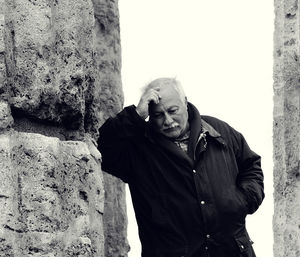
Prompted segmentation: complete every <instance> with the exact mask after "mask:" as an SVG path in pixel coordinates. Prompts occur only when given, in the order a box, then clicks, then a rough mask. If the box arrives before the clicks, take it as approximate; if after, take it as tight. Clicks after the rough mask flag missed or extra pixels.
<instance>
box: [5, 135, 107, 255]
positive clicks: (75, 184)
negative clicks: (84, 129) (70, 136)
mask: <svg viewBox="0 0 300 257" xmlns="http://www.w3.org/2000/svg"><path fill="white" fill-rule="evenodd" d="M94 147H95V146H94ZM90 149H91V143H89V144H87V143H84V142H79V141H60V140H59V139H57V138H51V137H46V136H42V135H39V134H33V133H19V132H9V133H5V134H2V135H0V168H1V173H0V181H1V182H0V201H1V204H2V205H1V206H5V208H1V210H0V217H1V218H0V223H1V226H0V249H2V250H1V251H2V252H1V253H5V254H8V256H9V254H12V256H22V255H25V256H27V255H29V254H30V255H37V256H41V255H44V254H45V255H48V256H50V255H51V254H52V255H53V256H74V254H75V255H77V256H103V251H104V250H103V248H104V238H103V225H102V214H103V206H104V189H103V184H102V183H103V178H102V173H101V170H100V159H99V155H98V156H95V155H94V154H92V153H91V152H95V149H92V150H91V151H90Z"/></svg>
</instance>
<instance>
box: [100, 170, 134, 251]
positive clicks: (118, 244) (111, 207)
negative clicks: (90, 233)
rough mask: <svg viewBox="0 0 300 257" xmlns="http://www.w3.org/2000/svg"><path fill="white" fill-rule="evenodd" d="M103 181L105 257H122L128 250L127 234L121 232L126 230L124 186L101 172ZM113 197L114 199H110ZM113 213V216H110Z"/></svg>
mask: <svg viewBox="0 0 300 257" xmlns="http://www.w3.org/2000/svg"><path fill="white" fill-rule="evenodd" d="M103 177H104V181H105V185H104V189H105V198H106V200H105V205H104V210H105V212H104V215H103V219H104V220H105V223H104V235H105V257H113V256H118V257H124V256H127V253H128V251H129V250H130V248H129V245H128V241H127V234H126V233H124V232H123V231H124V230H126V228H127V218H126V206H125V205H124V202H125V201H126V197H125V186H124V183H122V182H121V181H120V180H119V179H118V178H116V177H114V176H111V175H110V174H107V173H105V172H103ZM111 196H115V197H111ZM111 213H115V215H113V216H112V215H111Z"/></svg>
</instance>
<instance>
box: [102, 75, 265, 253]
mask: <svg viewBox="0 0 300 257" xmlns="http://www.w3.org/2000/svg"><path fill="white" fill-rule="evenodd" d="M200 97H201V96H200ZM148 116H149V120H148V121H147V120H146V118H148ZM98 144H99V150H100V151H101V153H102V158H103V162H102V168H103V170H104V171H106V172H109V173H111V174H113V175H115V176H117V177H119V178H121V179H122V180H123V181H124V182H127V183H128V185H129V188H130V192H131V196H132V201H133V206H134V210H135V214H136V220H137V223H138V228H139V237H140V240H141V244H142V256H143V257H182V256H185V257H202V256H203V257H204V256H206V257H208V256H209V257H238V256H240V257H241V256H244V257H254V256H255V254H254V251H253V248H252V243H253V242H252V241H251V239H250V238H249V235H248V233H247V231H246V228H245V217H246V215H247V214H251V213H253V212H255V211H256V210H257V208H258V207H259V205H260V204H261V202H262V200H263V198H264V193H263V174H262V170H261V166H260V157H259V156H258V155H257V154H256V153H254V152H253V151H251V150H250V148H249V146H248V145H247V143H246V141H245V139H244V137H243V136H242V135H241V134H240V133H239V132H237V131H236V130H234V129H233V128H232V127H230V126H229V125H228V124H227V123H225V122H223V121H221V120H218V119H216V118H213V117H209V116H201V115H200V114H199V112H198V110H197V109H196V107H195V106H193V105H192V104H191V103H189V102H187V99H186V97H185V94H184V91H183V89H182V87H181V85H180V83H179V82H178V81H177V80H175V79H172V78H160V79H157V80H154V81H153V82H151V83H150V84H149V85H148V86H147V87H146V89H145V91H144V93H143V94H142V96H141V99H140V101H139V104H138V105H137V106H136V107H135V106H134V105H132V106H129V107H126V108H124V110H122V111H121V112H120V113H119V114H117V116H116V117H114V118H110V119H109V120H107V121H106V123H105V124H104V125H103V126H102V127H101V128H100V137H99V140H98Z"/></svg>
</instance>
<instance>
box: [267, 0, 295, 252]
mask: <svg viewBox="0 0 300 257" xmlns="http://www.w3.org/2000/svg"><path fill="white" fill-rule="evenodd" d="M299 11H300V10H299V1H298V0H275V15H276V16H275V33H274V128H273V142H274V198H275V206H274V207H275V209H274V218H273V227H274V241H275V242H274V256H275V257H297V256H300V171H299V168H300V165H299V153H300V129H299V128H300V122H299V120H300V118H299V117H300V115H299V104H300V101H299V98H300V96H299V88H300V87H299V85H300V60H299V59H300V41H299V36H300V35H299V30H300V22H299V18H300V16H299V15H300V13H299Z"/></svg>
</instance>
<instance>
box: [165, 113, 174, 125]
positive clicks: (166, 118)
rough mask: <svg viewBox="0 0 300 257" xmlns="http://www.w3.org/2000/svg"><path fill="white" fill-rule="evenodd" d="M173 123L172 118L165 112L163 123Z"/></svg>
mask: <svg viewBox="0 0 300 257" xmlns="http://www.w3.org/2000/svg"><path fill="white" fill-rule="evenodd" d="M172 123H173V118H172V117H171V115H169V114H165V125H167V126H169V125H171V124H172Z"/></svg>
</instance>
